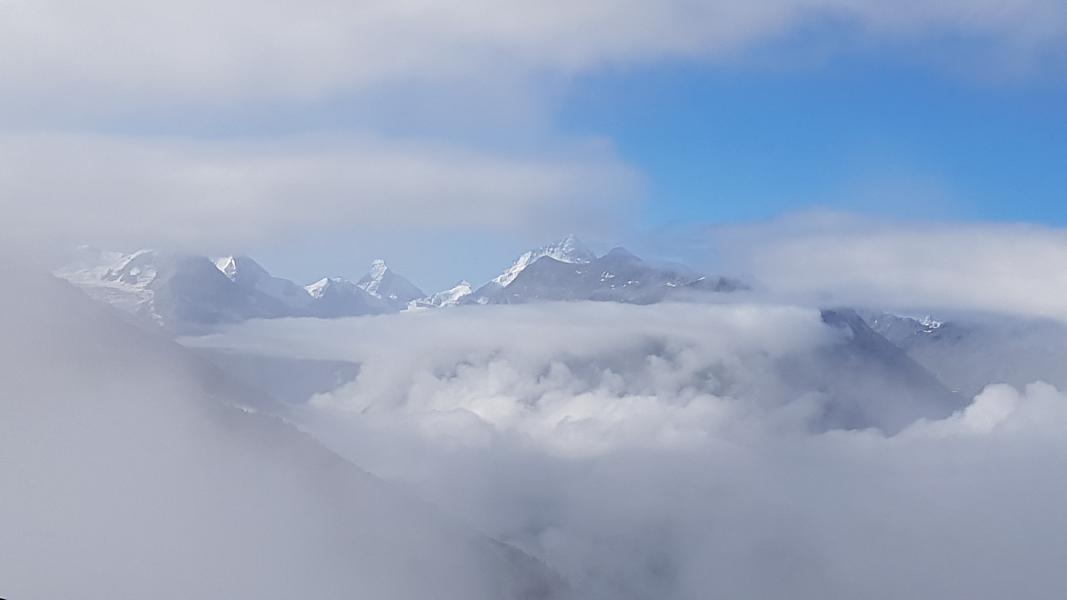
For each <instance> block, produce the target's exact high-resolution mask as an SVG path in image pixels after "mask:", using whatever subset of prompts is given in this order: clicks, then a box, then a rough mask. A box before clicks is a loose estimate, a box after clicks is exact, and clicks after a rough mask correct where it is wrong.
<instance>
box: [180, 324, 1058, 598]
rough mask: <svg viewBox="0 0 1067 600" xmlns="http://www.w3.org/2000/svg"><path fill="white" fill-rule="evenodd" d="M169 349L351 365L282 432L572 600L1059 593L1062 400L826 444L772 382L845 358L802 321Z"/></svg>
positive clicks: (410, 328) (330, 333) (219, 338)
mask: <svg viewBox="0 0 1067 600" xmlns="http://www.w3.org/2000/svg"><path fill="white" fill-rule="evenodd" d="M184 342H185V343H186V344H189V345H202V346H211V347H214V348H229V349H230V350H231V351H242V352H248V351H257V352H266V353H270V354H272V355H275V356H290V357H299V358H320V359H331V360H345V361H351V362H352V363H354V364H358V365H359V366H360V372H359V374H358V376H356V377H355V378H354V379H353V380H352V381H351V382H350V383H347V384H344V385H342V386H340V387H338V388H337V389H335V390H333V391H331V392H327V393H320V394H316V395H314V396H313V397H311V398H309V400H308V402H307V403H306V404H297V405H289V406H288V407H286V408H285V409H283V411H282V412H283V413H284V414H285V417H286V419H288V420H290V421H291V422H293V423H296V424H297V425H298V426H299V427H301V428H302V429H303V430H305V431H307V432H309V433H310V434H312V435H314V436H315V437H316V438H318V439H320V440H322V441H323V442H324V443H326V444H327V445H328V446H329V447H331V448H333V449H334V450H336V451H337V452H339V453H340V454H342V455H343V456H345V457H347V458H349V459H350V460H352V461H353V462H355V463H357V464H359V465H361V466H363V467H365V468H367V469H368V470H370V471H371V472H373V473H375V474H378V475H381V476H382V477H385V478H388V479H391V480H394V481H398V482H403V483H404V484H405V485H406V486H410V488H411V489H413V490H416V491H417V492H418V493H419V494H420V495H422V496H423V497H425V498H428V499H430V500H431V501H433V502H434V503H436V504H438V505H439V506H441V507H443V508H444V509H445V510H446V511H448V512H450V513H452V514H456V515H459V516H460V517H461V518H462V519H463V520H464V521H466V522H469V523H472V524H473V525H475V526H476V527H477V528H478V529H480V530H482V531H484V532H486V533H487V534H489V535H491V536H493V537H496V538H497V539H500V540H503V541H506V542H508V543H510V544H514V545H515V546H516V547H518V548H520V549H522V550H523V551H525V552H527V553H529V554H530V555H532V556H534V557H537V558H539V559H541V560H543V561H544V562H545V563H546V564H547V565H548V566H549V567H550V568H552V569H553V570H555V571H557V572H559V573H560V574H562V575H563V576H564V577H565V578H566V580H567V581H568V582H569V583H570V584H571V585H572V586H573V590H574V593H575V595H576V597H581V598H647V597H653V596H654V597H660V598H706V597H709V596H712V597H715V596H725V597H746V598H759V597H767V598H778V597H791V598H812V599H815V598H855V597H864V598H900V597H911V598H963V597H968V598H1002V597H1004V596H1006V595H1009V594H1024V595H1027V596H1028V597H1035V598H1054V597H1058V596H1059V595H1061V594H1062V593H1064V591H1067V578H1064V577H1062V576H1061V575H1060V574H1059V569H1058V568H1057V563H1058V558H1057V557H1058V556H1059V551H1060V550H1061V549H1062V548H1063V547H1064V544H1065V543H1067V536H1065V534H1064V533H1063V532H1064V531H1065V530H1064V528H1063V526H1064V525H1065V524H1067V523H1065V522H1064V520H1065V516H1064V513H1063V511H1062V510H1061V506H1062V503H1063V502H1064V501H1065V500H1067V483H1065V482H1064V481H1063V480H1062V478H1057V477H1054V476H1051V474H1052V473H1055V472H1056V471H1057V469H1058V466H1057V465H1059V463H1060V462H1061V461H1062V456H1063V452H1064V450H1065V449H1067V448H1065V446H1064V442H1063V441H1062V439H1061V438H1062V436H1059V435H1058V434H1057V431H1060V430H1062V427H1063V425H1064V419H1065V418H1067V404H1065V403H1064V402H1065V399H1064V397H1063V395H1062V394H1061V393H1060V392H1059V391H1058V390H1056V389H1055V388H1054V387H1052V386H1050V385H1047V384H1042V383H1035V384H1033V385H1029V386H1026V387H1025V388H1023V389H1018V388H1014V387H1011V386H1007V385H991V386H990V387H987V388H986V389H985V390H983V391H982V392H981V393H980V394H978V395H977V396H976V397H974V398H971V399H965V400H964V406H963V407H961V408H959V409H957V410H954V411H952V412H951V413H942V414H941V415H940V416H938V417H936V418H934V417H928V416H923V415H922V414H921V413H913V414H912V415H911V420H910V421H909V423H910V424H909V425H908V426H906V427H904V428H902V429H900V430H898V431H894V432H893V433H892V434H887V433H885V432H884V431H882V430H881V429H879V427H878V423H877V422H872V423H870V424H869V425H870V426H869V427H863V428H840V427H833V426H832V425H828V424H827V422H826V421H824V420H823V418H822V417H823V416H825V415H826V410H825V408H826V403H832V402H834V401H835V400H834V399H833V398H827V397H826V394H825V393H822V394H821V393H820V390H819V389H809V388H806V387H805V386H804V384H805V382H811V381H817V379H804V380H798V379H791V378H790V377H789V376H788V368H787V365H788V364H789V360H790V358H791V357H792V356H794V355H797V354H803V355H810V354H811V353H813V352H818V349H819V348H824V347H836V346H842V345H845V346H846V347H847V344H848V343H849V341H848V335H847V334H843V332H842V331H840V330H838V329H835V328H834V327H833V326H831V325H828V324H825V323H824V322H823V321H822V320H821V319H820V318H819V313H818V311H815V310H812V309H808V308H803V307H797V306H788V305H773V304H770V305H766V304H743V305H726V306H714V305H711V306H709V305H654V306H637V307H635V306H621V305H601V304H593V303H587V304H582V303H573V304H550V305H538V306H524V307H515V306H509V307H499V308H496V309H493V308H491V307H490V308H483V307H472V308H471V309H456V310H452V311H441V312H437V313H432V314H429V313H411V314H400V315H392V316H384V317H383V316H379V317H367V318H357V319H349V320H343V321H339V322H332V323H329V324H326V323H323V322H322V321H316V320H305V319H295V320H281V321H269V322H268V321H258V322H249V323H246V324H244V325H240V326H236V327H234V328H231V329H228V330H226V331H224V332H221V333H219V334H216V335H213V336H207V337H201V338H195V339H186V340H184ZM806 366H807V367H808V368H824V369H831V368H834V367H835V364H834V363H832V362H824V363H820V364H817V365H814V364H807V365H806ZM836 366H838V367H840V366H841V365H836ZM827 376H829V374H827ZM822 381H826V380H822ZM898 391H899V390H898ZM868 392H869V390H868ZM903 400H904V399H903V398H900V397H896V396H895V395H894V392H893V391H892V390H883V393H882V394H880V395H868V396H867V397H865V398H864V401H865V402H869V403H872V404H876V405H879V406H893V405H894V404H899V403H900V402H902V401H903ZM872 414H875V415H877V414H879V413H872Z"/></svg>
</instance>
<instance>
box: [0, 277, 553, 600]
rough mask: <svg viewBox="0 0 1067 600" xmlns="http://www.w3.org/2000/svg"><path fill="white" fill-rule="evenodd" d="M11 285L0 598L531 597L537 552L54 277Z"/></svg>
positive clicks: (3, 392)
mask: <svg viewBox="0 0 1067 600" xmlns="http://www.w3.org/2000/svg"><path fill="white" fill-rule="evenodd" d="M0 273H2V274H3V277H4V281H5V282H9V283H11V284H12V285H13V286H15V287H14V288H13V289H18V290H19V291H20V292H21V293H19V294H3V295H0V331H3V336H0V482H2V493H0V532H2V537H3V543H2V544H0V594H2V595H3V597H5V598H12V599H19V600H23V599H42V600H44V599H54V598H87V599H97V598H98V599H101V600H103V599H108V600H112V599H115V598H189V597H197V598H217V599H220V600H222V599H233V598H278V599H281V598H294V597H297V598H301V597H303V598H347V599H350V598H412V599H414V598H430V597H433V598H455V599H457V600H458V599H464V600H466V599H469V598H485V599H487V600H488V599H496V598H502V597H503V598H526V597H541V596H543V595H545V594H547V593H549V592H550V591H551V590H552V589H554V586H556V585H557V584H558V581H557V579H556V577H555V576H554V575H552V574H550V573H549V572H548V571H547V569H545V568H544V566H543V565H541V564H539V563H537V562H536V561H534V560H533V559H531V558H529V557H526V556H523V555H522V554H521V553H519V552H517V551H515V550H513V549H510V548H507V547H506V546H503V545H501V544H499V543H497V542H495V541H492V540H490V539H489V538H487V537H485V536H483V535H481V534H479V533H477V532H475V531H474V530H473V529H470V528H468V527H467V526H465V525H463V524H462V523H460V522H458V521H456V520H454V519H452V518H450V517H447V516H445V515H444V514H443V513H441V512H440V511H439V510H437V509H435V508H432V507H431V506H430V505H429V504H427V503H424V502H422V501H420V500H418V499H417V498H415V497H414V496H413V495H411V494H409V493H407V492H405V491H403V490H398V489H396V488H395V487H393V486H390V485H388V484H386V483H384V482H382V481H380V480H378V479H376V478H374V477H372V476H370V475H369V474H367V473H366V472H364V471H362V470H360V469H358V468H356V467H355V466H353V465H351V464H349V463H346V462H345V461H343V460H341V459H340V458H339V457H337V456H336V455H334V454H332V453H330V452H329V451H327V450H326V449H324V448H322V447H321V446H320V445H319V444H317V443H315V442H314V440H312V439H311V438H309V437H308V436H306V435H303V434H300V433H299V432H297V431H296V430H295V429H293V428H292V427H290V426H288V425H285V424H284V423H282V422H281V421H279V420H278V419H276V418H273V417H269V416H265V415H260V414H253V413H250V412H248V411H247V410H241V409H238V408H235V407H234V405H242V404H244V405H247V404H255V403H256V402H257V401H258V398H257V393H256V392H253V391H251V390H247V389H243V388H241V386H239V385H236V384H233V383H231V382H229V381H228V380H227V379H226V377H225V376H224V375H223V374H221V373H219V372H217V371H215V370H214V369H213V368H212V367H211V366H210V365H207V364H205V363H202V362H200V361H198V360H196V359H195V357H193V356H191V355H190V354H189V353H188V352H187V351H185V350H184V349H182V348H181V347H179V346H177V345H176V344H174V343H173V342H171V341H169V340H167V339H164V338H162V337H160V336H156V335H152V334H147V333H145V332H143V331H141V330H140V329H138V328H137V327H135V326H133V325H131V324H129V323H125V322H123V321H122V319H121V318H120V317H119V316H118V314H117V313H115V312H114V311H113V309H111V308H108V307H104V306H97V305H95V304H93V303H92V302H91V301H90V300H89V299H88V298H87V297H85V296H84V295H83V294H82V293H81V292H79V291H77V290H75V289H74V288H72V287H70V286H68V285H67V284H65V283H60V282H59V281H56V280H51V278H49V277H45V276H23V275H21V274H17V273H13V272H9V271H7V270H4V271H2V272H0Z"/></svg>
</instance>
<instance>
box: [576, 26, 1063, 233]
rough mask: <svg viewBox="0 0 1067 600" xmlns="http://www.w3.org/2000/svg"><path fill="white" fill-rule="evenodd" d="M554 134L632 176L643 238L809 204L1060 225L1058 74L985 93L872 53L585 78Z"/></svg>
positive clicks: (995, 84) (958, 75)
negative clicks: (613, 156) (655, 228)
mask: <svg viewBox="0 0 1067 600" xmlns="http://www.w3.org/2000/svg"><path fill="white" fill-rule="evenodd" d="M936 50H937V48H936V46H934V47H930V48H928V51H930V52H936ZM561 120H562V122H563V123H565V126H566V127H567V129H569V130H571V131H575V132H583V133H598V134H602V135H605V136H607V137H609V138H610V139H611V140H612V141H613V142H614V143H615V144H616V145H617V147H618V151H619V153H620V154H621V156H622V157H623V158H624V160H626V161H629V162H630V163H632V164H635V165H637V166H638V168H639V169H640V170H641V172H642V173H644V174H645V175H646V176H647V178H648V186H649V187H648V196H649V197H650V201H649V202H648V203H647V204H646V206H645V214H646V215H647V219H648V221H647V222H648V223H649V224H672V223H674V224H676V223H685V222H691V221H697V220H706V221H713V222H731V221H747V220H752V219H766V218H769V217H773V216H775V215H777V214H779V213H782V212H788V211H798V210H804V209H808V208H811V207H813V206H818V207H825V208H830V209H835V210H841V211H850V212H859V213H864V214H867V213H869V214H874V215H884V216H892V217H895V218H907V219H931V218H934V219H949V218H951V219H965V220H1008V221H1030V222H1039V223H1046V224H1055V225H1061V224H1064V223H1065V222H1067V193H1065V190H1067V77H1064V76H1063V74H1062V73H1036V74H1031V75H1027V76H1025V77H1019V78H1013V79H1010V80H1001V81H987V80H981V79H978V78H977V77H975V76H974V74H971V73H965V72H950V71H947V70H945V69H943V68H939V67H935V66H931V65H929V64H927V63H923V62H921V61H915V60H913V61H907V60H901V59H900V58H899V57H895V56H891V55H886V54H881V55H879V54H876V53H870V54H867V55H861V56H852V57H848V58H844V57H837V58H834V59H831V60H828V61H827V62H826V63H825V64H821V65H817V66H804V67H795V68H786V69H775V68H753V69H738V68H716V67H714V66H702V65H682V66H667V67H663V66H658V67H653V68H646V69H640V70H631V71H625V72H615V73H607V74H598V75H596V76H591V77H588V78H585V79H584V80H583V81H582V82H581V83H580V84H579V85H577V86H576V87H575V88H574V89H573V90H572V93H571V94H570V95H569V96H568V97H567V99H566V101H565V102H564V104H563V106H562V110H561Z"/></svg>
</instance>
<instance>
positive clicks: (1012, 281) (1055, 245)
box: [712, 214, 1067, 320]
mask: <svg viewBox="0 0 1067 600" xmlns="http://www.w3.org/2000/svg"><path fill="white" fill-rule="evenodd" d="M712 235H713V237H714V238H715V239H716V241H717V243H718V244H719V245H720V246H721V249H722V251H723V252H724V253H725V254H726V255H727V256H729V257H730V258H731V259H732V260H733V261H734V265H733V266H734V267H735V268H738V269H742V270H745V271H746V272H748V273H749V274H751V275H752V276H754V277H755V278H756V279H758V280H759V281H760V282H761V284H762V285H763V286H765V288H766V289H767V290H768V291H769V292H771V293H772V294H776V295H779V296H785V297H791V298H794V299H802V300H804V301H808V302H817V303H821V304H827V303H845V304H860V305H867V306H873V307H879V308H898V309H904V310H909V309H910V310H914V309H920V310H942V311H961V310H963V311H989V312H999V313H1009V314H1014V315H1020V316H1029V317H1045V318H1053V319H1059V320H1067V301H1065V300H1064V298H1065V297H1067V270H1065V269H1064V268H1063V267H1062V266H1063V265H1065V264H1067V231H1065V230H1062V229H1058V228H1052V227H1041V226H1036V225H1016V224H959V223H914V222H876V221H871V220H866V219H862V218H854V217H850V216H843V215H827V214H821V215H819V214H816V215H806V216H799V217H791V218H784V219H781V220H779V221H776V222H773V223H769V224H763V225H752V226H739V227H726V228H723V229H721V230H719V231H717V232H714V233H713V234H712Z"/></svg>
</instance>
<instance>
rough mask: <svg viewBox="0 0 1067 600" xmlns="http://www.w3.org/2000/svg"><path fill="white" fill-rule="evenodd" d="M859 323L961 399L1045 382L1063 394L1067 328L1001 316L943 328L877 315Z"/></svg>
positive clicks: (927, 322)
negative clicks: (999, 386) (997, 386)
mask: <svg viewBox="0 0 1067 600" xmlns="http://www.w3.org/2000/svg"><path fill="white" fill-rule="evenodd" d="M864 317H865V319H866V320H867V322H868V323H869V324H870V325H871V327H872V329H875V330H876V331H878V332H880V333H882V334H883V335H885V337H886V338H887V339H888V340H889V341H891V342H893V343H894V344H895V345H897V346H898V347H899V348H901V349H902V350H903V351H904V352H906V353H907V355H908V356H909V357H911V358H912V359H913V360H915V362H917V363H919V364H921V365H923V366H924V367H926V368H927V369H929V370H930V371H931V372H932V373H934V374H935V375H936V376H937V377H938V379H940V380H941V381H943V382H945V385H947V386H949V387H950V388H952V389H953V390H956V391H958V392H959V393H961V394H964V395H968V396H970V395H974V394H977V393H978V392H979V391H981V390H982V388H984V387H985V386H986V385H988V384H991V383H1008V384H1011V385H1014V386H1018V387H1021V386H1024V385H1026V384H1028V383H1031V382H1033V381H1045V382H1047V383H1051V384H1053V385H1055V386H1057V387H1059V388H1061V389H1063V388H1067V327H1064V325H1063V324H1061V323H1057V322H1051V321H1046V320H1027V319H1017V318H1011V317H1005V316H996V317H993V316H986V317H980V316H975V317H972V318H970V319H967V320H949V321H944V322H942V321H935V320H933V319H930V318H925V319H914V318H911V317H903V316H898V315H893V314H888V313H879V312H871V313H866V314H865V315H864Z"/></svg>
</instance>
